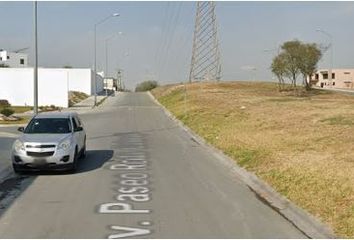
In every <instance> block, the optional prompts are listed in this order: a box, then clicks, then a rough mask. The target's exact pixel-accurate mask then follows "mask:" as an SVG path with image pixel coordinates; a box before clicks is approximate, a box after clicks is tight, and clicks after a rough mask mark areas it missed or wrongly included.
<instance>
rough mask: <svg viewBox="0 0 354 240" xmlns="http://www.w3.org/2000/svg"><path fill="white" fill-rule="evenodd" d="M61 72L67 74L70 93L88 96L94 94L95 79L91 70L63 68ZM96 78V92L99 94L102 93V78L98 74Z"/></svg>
mask: <svg viewBox="0 0 354 240" xmlns="http://www.w3.org/2000/svg"><path fill="white" fill-rule="evenodd" d="M62 70H63V71H67V73H68V78H69V90H70V91H79V92H84V93H86V94H88V95H93V94H94V93H95V88H94V86H95V83H94V82H95V79H94V74H93V71H91V69H75V68H68V69H65V68H64V69H62ZM96 77H97V79H96V81H97V92H98V93H99V92H102V91H103V78H102V77H101V76H100V75H98V74H97V75H96Z"/></svg>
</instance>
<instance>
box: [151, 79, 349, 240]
mask: <svg viewBox="0 0 354 240" xmlns="http://www.w3.org/2000/svg"><path fill="white" fill-rule="evenodd" d="M152 94H153V95H154V96H155V97H156V98H157V99H158V100H159V101H160V102H161V103H162V104H163V105H164V106H165V107H166V108H168V109H169V110H170V111H171V112H172V113H173V114H174V115H175V116H176V117H177V118H179V119H180V120H181V121H183V122H184V123H185V124H186V125H187V126H189V127H190V128H191V129H193V130H194V131H195V132H196V133H198V134H199V135H200V136H202V137H204V138H205V139H206V140H207V141H208V142H209V143H211V144H213V145H214V146H216V147H218V148H219V149H221V150H223V151H224V152H225V153H226V154H227V155H229V156H231V157H232V158H234V159H235V161H237V163H238V164H239V165H240V166H243V167H244V168H246V169H248V170H249V171H252V172H254V173H255V174H257V175H258V176H259V177H260V178H262V179H263V180H265V181H266V182H268V183H269V184H270V185H272V186H273V187H274V188H275V189H276V190H277V191H278V192H280V193H282V194H283V195H285V196H286V197H287V198H289V199H290V200H292V201H293V202H295V203H296V204H298V205H299V206H301V207H303V208H305V209H307V210H308V211H309V212H311V213H312V214H313V215H315V216H317V217H319V218H320V219H322V220H323V221H324V222H326V223H328V224H329V225H331V226H332V227H333V229H334V230H335V232H336V233H337V234H338V235H340V236H342V237H352V238H353V237H354V96H350V95H345V94H339V93H334V92H327V91H321V90H313V91H311V92H310V93H306V92H305V91H301V90H299V91H298V92H297V93H296V94H294V92H292V91H288V92H279V91H278V90H277V85H276V84H274V83H255V82H253V83H250V82H221V83H203V84H201V83H193V84H187V85H186V86H184V85H169V86H162V87H158V88H156V89H154V90H153V91H152Z"/></svg>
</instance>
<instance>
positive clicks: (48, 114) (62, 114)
mask: <svg viewBox="0 0 354 240" xmlns="http://www.w3.org/2000/svg"><path fill="white" fill-rule="evenodd" d="M72 116H77V113H75V112H44V113H39V114H37V115H36V116H35V117H34V118H69V117H72Z"/></svg>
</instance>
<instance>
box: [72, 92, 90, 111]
mask: <svg viewBox="0 0 354 240" xmlns="http://www.w3.org/2000/svg"><path fill="white" fill-rule="evenodd" d="M88 97H89V95H87V94H86V93H83V92H77V91H69V107H72V106H74V105H75V104H76V103H79V102H81V101H82V100H84V99H86V98H88Z"/></svg>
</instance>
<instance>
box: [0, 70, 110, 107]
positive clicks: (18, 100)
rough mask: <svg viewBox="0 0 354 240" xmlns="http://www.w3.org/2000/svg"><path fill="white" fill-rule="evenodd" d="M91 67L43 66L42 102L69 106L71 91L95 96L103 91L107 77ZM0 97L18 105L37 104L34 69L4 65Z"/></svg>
mask: <svg viewBox="0 0 354 240" xmlns="http://www.w3.org/2000/svg"><path fill="white" fill-rule="evenodd" d="M96 78H97V79H96V86H97V87H96V88H95V84H94V82H95V81H94V73H93V71H92V70H91V69H89V68H83V69H76V68H39V69H38V105H39V106H43V105H55V106H60V107H68V102H69V99H68V95H69V91H79V92H84V93H86V94H88V95H93V94H94V93H95V90H97V92H101V91H103V78H102V77H101V76H99V75H96ZM0 99H6V100H8V101H9V102H10V104H11V105H14V106H24V105H30V106H33V68H0Z"/></svg>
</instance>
